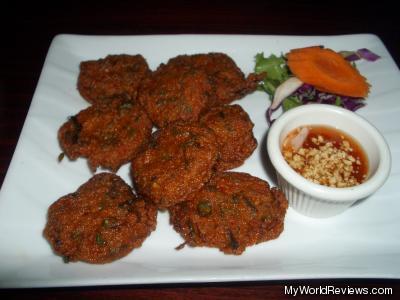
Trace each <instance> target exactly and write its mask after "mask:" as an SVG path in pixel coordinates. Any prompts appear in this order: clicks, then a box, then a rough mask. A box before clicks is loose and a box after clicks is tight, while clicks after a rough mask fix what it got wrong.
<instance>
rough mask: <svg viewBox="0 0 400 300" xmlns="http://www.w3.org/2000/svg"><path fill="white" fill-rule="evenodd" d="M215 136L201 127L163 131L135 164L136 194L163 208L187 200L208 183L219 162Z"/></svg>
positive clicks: (176, 125)
mask: <svg viewBox="0 0 400 300" xmlns="http://www.w3.org/2000/svg"><path fill="white" fill-rule="evenodd" d="M217 156H218V146H217V143H216V140H215V136H214V134H213V133H212V132H211V131H210V130H209V129H207V128H203V127H201V126H199V125H198V124H176V123H175V124H172V125H170V126H168V127H166V128H163V129H160V130H159V131H157V132H156V133H154V136H153V138H152V141H151V142H150V145H149V147H148V149H147V150H145V151H144V152H142V153H140V154H139V155H138V156H137V157H136V158H135V159H134V160H133V161H132V165H131V166H132V169H131V174H132V177H133V181H134V184H135V187H136V189H137V191H138V192H139V193H140V194H142V195H144V196H145V197H147V198H148V199H150V200H152V201H153V202H154V203H156V204H157V205H158V206H159V207H160V208H161V209H163V208H166V207H168V206H171V205H173V204H176V203H178V202H181V201H184V200H185V199H186V197H187V196H188V195H189V194H191V193H193V192H195V191H197V190H199V189H200V188H201V187H202V186H203V185H204V183H206V182H207V181H208V180H209V179H210V177H211V175H212V173H213V168H214V165H215V163H216V161H217Z"/></svg>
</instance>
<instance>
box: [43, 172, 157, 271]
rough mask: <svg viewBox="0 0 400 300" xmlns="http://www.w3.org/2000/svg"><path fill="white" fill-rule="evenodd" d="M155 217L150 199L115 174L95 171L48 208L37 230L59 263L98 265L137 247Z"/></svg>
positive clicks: (151, 228)
mask: <svg viewBox="0 0 400 300" xmlns="http://www.w3.org/2000/svg"><path fill="white" fill-rule="evenodd" d="M156 221H157V208H156V207H155V206H154V204H151V203H149V202H146V201H144V200H143V199H141V198H137V197H136V196H135V195H134V194H133V192H132V189H131V188H130V186H129V185H127V184H126V183H125V182H124V181H123V180H122V179H121V178H120V177H119V176H117V175H115V174H111V173H101V174H97V175H95V176H93V177H92V178H91V179H90V180H89V181H88V182H86V183H85V184H83V185H82V186H80V187H79V189H78V190H77V191H76V192H75V193H71V194H68V195H66V196H63V197H61V198H60V199H59V200H57V201H56V202H54V203H53V204H52V205H51V206H50V207H49V210H48V215H47V224H46V227H45V229H44V231H43V234H44V237H45V238H46V239H47V240H48V242H49V243H50V245H51V246H52V248H53V250H54V252H55V253H56V254H58V255H60V256H62V257H63V258H64V261H65V262H69V261H71V262H74V261H84V262H88V263H93V264H103V263H108V262H111V261H114V260H116V259H119V258H121V257H123V256H125V255H127V254H128V253H130V252H131V251H132V250H133V249H134V248H138V247H140V246H141V245H142V243H143V241H144V240H145V239H146V238H147V237H148V236H149V235H150V233H151V232H152V231H153V230H154V229H155V228H156Z"/></svg>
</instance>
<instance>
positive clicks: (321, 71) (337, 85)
mask: <svg viewBox="0 0 400 300" xmlns="http://www.w3.org/2000/svg"><path fill="white" fill-rule="evenodd" d="M286 57H287V60H288V66H289V68H290V70H291V71H292V73H293V74H294V75H295V76H296V77H298V78H299V79H300V80H301V81H303V82H305V83H308V84H311V85H313V86H314V87H315V88H316V89H318V90H320V91H323V92H328V93H332V94H338V95H343V96H350V97H361V98H364V97H366V96H367V95H368V92H369V84H368V83H367V80H366V78H365V77H363V76H362V75H361V74H360V73H359V72H358V70H357V69H356V68H354V67H353V66H352V65H351V64H350V63H349V62H348V61H346V60H345V59H344V58H343V57H342V56H341V55H340V54H338V53H336V52H335V51H333V50H331V49H324V48H321V47H307V48H299V49H293V50H291V51H290V52H289V53H288V54H287V55H286Z"/></svg>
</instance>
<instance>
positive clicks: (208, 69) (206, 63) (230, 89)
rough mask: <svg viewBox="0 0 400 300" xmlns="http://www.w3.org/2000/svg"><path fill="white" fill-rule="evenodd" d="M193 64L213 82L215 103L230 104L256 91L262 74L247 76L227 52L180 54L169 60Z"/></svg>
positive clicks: (172, 62)
mask: <svg viewBox="0 0 400 300" xmlns="http://www.w3.org/2000/svg"><path fill="white" fill-rule="evenodd" d="M178 61H179V62H180V64H185V65H192V67H193V68H194V69H196V70H203V71H204V72H205V73H206V74H207V77H208V79H209V81H210V83H211V86H212V89H213V91H212V95H211V97H212V98H213V101H214V102H215V101H216V102H217V103H214V104H218V105H219V104H228V103H230V102H232V101H234V100H237V99H240V98H242V97H244V96H245V95H247V94H249V93H251V92H253V91H255V89H256V88H257V85H258V82H259V81H260V80H262V79H263V77H261V76H260V75H257V74H255V73H251V74H249V75H248V77H247V78H246V77H245V76H244V74H243V72H242V71H241V70H240V68H239V67H238V66H237V65H236V63H235V62H234V61H233V59H232V58H231V57H229V56H228V55H227V54H225V53H207V54H195V55H179V56H177V57H175V58H173V59H171V60H170V61H169V64H176V63H177V62H178Z"/></svg>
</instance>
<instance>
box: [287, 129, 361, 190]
mask: <svg viewBox="0 0 400 300" xmlns="http://www.w3.org/2000/svg"><path fill="white" fill-rule="evenodd" d="M282 154H283V156H284V158H285V160H286V161H287V163H288V164H289V165H290V166H291V167H292V168H293V169H294V170H295V171H296V172H297V173H299V174H300V175H302V176H303V177H305V178H306V179H308V180H310V181H312V182H314V183H317V184H322V185H326V186H329V187H338V188H344V187H351V186H355V185H359V184H361V183H362V182H364V181H365V180H366V179H367V176H368V159H367V156H366V154H365V152H364V150H363V149H362V147H361V145H360V144H359V143H358V142H357V141H356V140H355V139H354V138H352V137H351V136H349V135H348V134H346V133H344V132H343V131H341V130H338V129H336V128H333V127H330V126H320V125H310V126H308V125H307V126H301V127H298V128H296V129H294V130H292V131H291V132H290V133H289V134H288V135H287V136H286V138H285V140H284V142H283V145H282Z"/></svg>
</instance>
